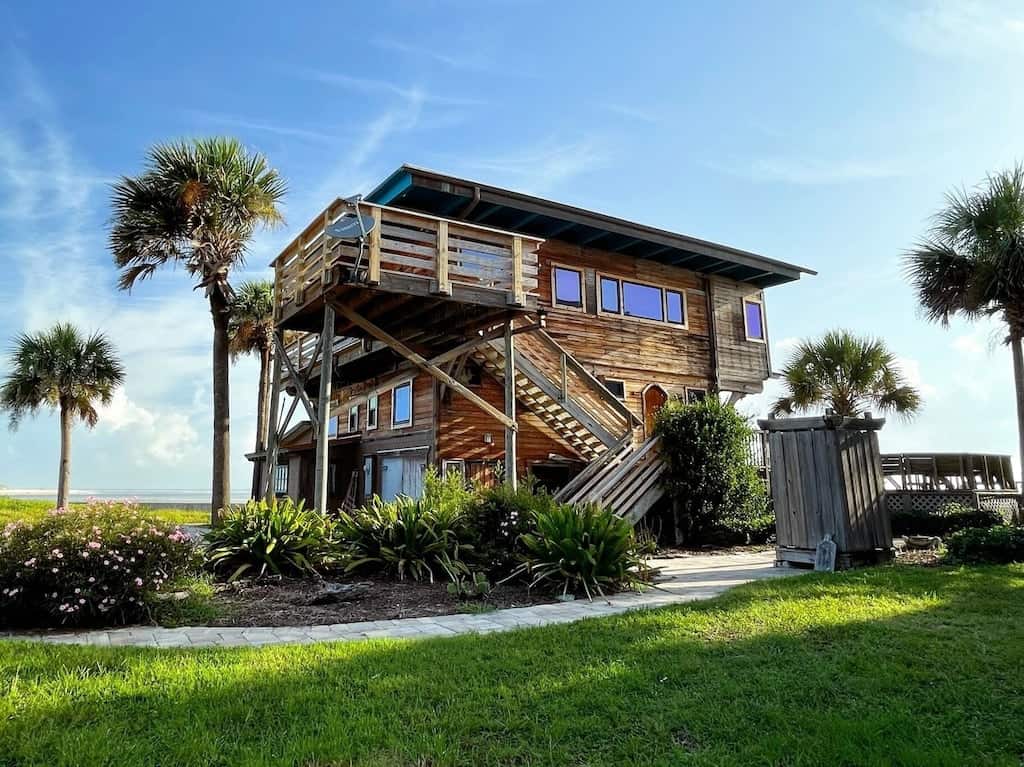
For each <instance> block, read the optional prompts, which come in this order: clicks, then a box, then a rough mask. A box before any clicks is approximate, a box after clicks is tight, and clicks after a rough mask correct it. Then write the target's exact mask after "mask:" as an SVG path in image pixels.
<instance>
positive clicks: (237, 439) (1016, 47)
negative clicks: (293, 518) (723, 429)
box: [0, 0, 1024, 489]
mask: <svg viewBox="0 0 1024 767" xmlns="http://www.w3.org/2000/svg"><path fill="white" fill-rule="evenodd" d="M0 28H2V29H3V30H4V35H3V38H2V39H0V104H2V107H0V274H2V275H3V276H2V277H0V342H5V341H6V339H9V338H10V337H11V336H13V335H14V334H15V333H17V332H19V331H22V330H29V329H36V328H39V327H42V326H45V325H47V324H50V323H52V322H54V321H56V320H59V319H71V320H74V321H76V322H78V323H80V324H82V325H83V326H85V327H88V328H99V329H102V330H104V331H106V332H108V333H109V334H110V335H111V336H112V337H113V339H114V340H115V342H116V343H117V344H118V346H119V347H120V349H121V350H122V353H123V355H124V357H125V360H126V363H127V368H128V382H127V386H126V387H125V389H124V390H123V392H122V393H121V394H120V395H119V397H118V399H117V401H116V402H115V403H114V405H113V407H111V408H110V409H109V410H108V411H107V412H105V413H104V417H103V421H102V422H101V425H100V426H99V427H98V428H97V429H96V430H95V431H94V432H92V433H89V432H87V431H86V430H85V429H84V428H82V429H79V430H78V431H77V432H76V435H75V440H76V441H75V453H74V483H73V484H74V485H75V487H76V488H77V489H90V488H93V489H100V488H111V487H134V488H201V487H205V486H207V484H208V476H209V432H210V383H209V365H210V362H209V357H210V351H209V348H210V337H211V330H210V321H209V316H208V313H207V311H206V307H205V304H204V301H203V299H202V297H201V295H199V294H197V293H193V292H192V291H191V289H190V285H189V282H188V279H187V277H186V275H185V274H184V273H183V272H180V271H179V272H169V273H167V274H163V275H160V276H159V277H158V278H157V279H155V280H153V281H152V282H150V283H148V284H144V285H143V286H141V287H139V288H138V289H137V290H136V291H135V292H134V293H132V294H131V295H125V294H121V293H118V292H117V290H116V289H115V277H116V275H115V272H114V269H113V267H112V264H111V259H110V255H109V252H108V251H107V249H106V242H105V238H106V221H107V219H108V217H109V208H108V198H109V183H110V181H111V180H112V179H114V178H116V177H117V176H118V175H119V174H125V173H128V174H130V173H135V172H137V171H138V170H139V168H140V164H141V161H142V158H143V155H144V153H145V151H146V149H147V147H149V146H150V145H151V144H152V143H153V142H156V141H161V140H167V139H173V138H180V137H189V136H198V135H209V134H231V135H235V136H238V137H239V138H241V139H242V140H243V141H244V142H245V143H246V144H248V145H249V146H251V147H253V148H256V149H259V150H260V151H263V152H264V153H266V154H267V155H268V156H269V157H270V159H271V161H272V163H273V164H274V165H275V166H276V167H277V168H278V169H279V170H280V171H281V172H282V173H283V174H284V176H285V177H286V178H287V179H288V181H289V185H290V193H289V196H288V199H287V210H286V213H287V217H288V222H289V223H288V227H287V228H285V229H283V230H280V231H275V232H269V233H263V234H261V235H260V236H259V238H258V239H257V241H256V242H255V243H254V246H253V249H252V252H251V254H250V258H249V263H248V267H247V272H248V273H249V274H252V275H256V274H269V270H267V269H266V268H265V264H267V263H268V262H269V261H270V260H271V258H273V256H274V255H275V253H276V252H277V250H278V249H279V248H280V246H281V245H282V244H283V243H284V242H285V241H286V240H287V239H288V238H289V237H290V235H292V234H293V233H294V232H295V231H296V230H297V229H298V228H301V227H302V226H303V225H304V224H305V223H306V222H307V220H308V219H309V218H310V217H312V215H314V214H315V213H316V212H317V211H318V210H320V209H321V208H322V207H323V206H324V205H325V204H326V203H327V202H328V201H329V200H330V199H332V198H333V197H335V196H338V195H347V194H351V193H354V192H360V191H362V192H365V191H368V190H369V189H370V188H371V187H372V186H373V184H374V183H375V182H376V181H378V180H380V179H382V178H383V177H384V176H385V175H386V174H387V173H388V172H390V171H391V170H393V169H394V168H395V167H396V166H398V165H399V164H400V163H402V162H411V163H414V164H418V165H423V166H427V167H431V168H435V169H438V170H442V171H445V172H450V173H453V174H456V175H466V176H469V177H471V178H478V179H480V180H483V181H486V182H489V183H493V184H497V185H504V186H508V187H511V188H514V189H520V190H523V191H528V192H533V193H536V194H540V195H545V196H551V197H553V198H555V199H558V200H560V201H564V202H568V203H573V204H576V205H580V206H583V207H589V208H594V209H597V210H600V211H604V212H608V213H613V214H616V215H619V216H622V217H625V218H631V219H635V220H637V221H641V222H644V223H649V224H654V225H658V226H662V227H665V228H668V229H673V230H676V231H680V232H684V233H686V234H691V235H695V236H699V237H703V238H706V239H711V240H715V241H719V242H723V243H727V244H730V245H734V246H737V247H741V248H745V249H749V250H752V251H755V252H758V253H762V254H764V255H767V256H771V257H775V258H779V259H783V260H786V261H792V262H796V263H799V264H803V265H807V266H810V267H813V268H815V269H817V270H818V271H819V272H820V275H819V276H818V277H813V278H807V279H804V280H802V281H801V282H800V283H798V284H795V285H791V286H784V287H781V288H777V289H773V290H772V291H770V292H769V294H768V311H769V325H770V328H769V329H770V333H771V337H772V341H773V349H774V355H775V362H776V367H778V366H780V365H781V363H782V362H783V361H784V359H785V357H786V354H787V349H788V348H791V346H792V344H793V340H794V339H796V338H800V337H805V336H808V335H814V334H818V333H821V332H822V331H824V330H826V329H828V328H832V327H847V328H850V329H852V330H856V331H859V332H862V333H868V334H877V335H883V336H884V337H885V338H886V339H887V341H888V342H889V344H890V346H891V347H892V349H893V350H894V351H895V352H896V353H897V354H898V355H899V357H900V358H901V360H902V363H903V365H904V368H905V371H906V372H907V374H908V375H909V376H910V377H911V378H912V379H913V380H914V381H915V382H916V383H917V384H918V385H919V386H920V387H921V388H922V390H923V392H924V395H925V405H926V407H925V410H924V412H923V413H922V415H921V416H920V417H919V418H918V419H917V420H916V421H915V422H914V423H911V424H895V423H894V424H891V425H889V426H887V427H886V429H885V431H884V432H883V433H882V446H883V449H886V450H898V449H905V450H914V449H918V450H928V449H934V450H964V451H968V450H974V451H993V452H1005V453H1010V452H1015V430H1014V419H1013V409H1012V408H1013V402H1012V386H1011V377H1010V363H1009V354H1008V352H1007V351H1006V349H1005V348H1004V347H1001V346H999V345H998V340H999V337H998V333H997V330H996V328H995V326H992V325H987V324H982V325H974V326H968V325H966V324H962V323H956V324H954V325H953V327H951V328H950V329H948V330H944V329H942V328H939V327H936V326H931V325H928V324H926V323H925V322H924V321H923V320H922V319H921V318H920V317H919V316H918V314H917V311H916V308H915V304H914V298H913V295H912V293H911V291H910V290H909V288H908V287H907V285H906V284H905V282H904V280H903V279H902V277H901V273H900V262H899V258H900V254H901V253H902V251H903V250H904V249H905V248H907V247H908V246H910V245H911V244H912V243H913V241H914V240H915V238H916V237H918V236H919V235H920V234H921V233H922V232H923V231H924V228H925V226H926V224H927V218H928V216H929V215H930V214H931V213H932V212H934V210H935V209H936V208H937V207H938V206H939V205H940V204H941V202H942V196H943V194H944V192H946V191H947V190H948V189H949V188H951V187H953V186H956V185H960V184H968V185H970V184H974V183H976V182H977V181H979V180H981V179H982V178H983V177H984V176H985V174H986V172H989V171H994V170H998V169H1000V168H1004V167H1006V166H1009V165H1011V164H1012V163H1013V162H1015V161H1017V160H1019V159H1024V148H1022V146H1021V141H1022V139H1021V133H1020V125H1021V124H1024V120H1022V118H1024V93H1022V92H1021V90H1020V88H1019V72H1020V71H1021V65H1022V63H1024V8H1021V7H1020V6H1019V4H1015V3H972V2H967V1H966V0H964V1H962V2H943V1H942V0H924V1H923V2H907V3H896V2H877V3H873V2H862V3H845V2H813V3H811V2H807V3H799V2H778V3H769V2H703V3H701V2H693V3H668V2H666V3H645V4H643V5H642V7H638V8H637V9H634V10H627V6H625V5H623V4H622V3H610V2H609V3H603V2H585V3H583V2H580V3H558V4H554V3H547V2H542V1H541V0H536V1H531V0H521V1H517V0H502V1H499V2H490V3H482V2H469V1H468V0H467V1H466V2H454V1H453V2H415V3H414V2H408V3H391V2H382V3H378V4H373V5H372V6H371V5H365V4H364V5H361V6H358V7H351V6H344V5H343V4H339V3H333V2H323V3H312V2H311V3H303V4H295V5H291V6H288V5H284V6H282V5H281V4H280V3H273V4H271V3H268V4H260V3H252V2H249V3H244V4H243V3H229V2H218V3H209V2H206V3H198V2H196V3H188V2H182V3H178V4H175V5H174V7H173V12H172V9H170V8H169V7H167V6H165V5H162V6H152V7H150V6H149V5H148V4H144V3H124V4H120V6H119V4H117V3H106V4H103V5H102V7H100V6H96V5H91V4H78V3H64V4H58V6H57V7H54V5H53V4H52V3H51V4H45V5H39V4H22V3H18V4H14V3H11V4H3V3H0ZM255 384H256V366H255V364H254V363H253V362H251V361H245V362H241V363H239V364H238V365H237V366H236V367H235V368H234V371H233V376H232V387H233V394H232V407H233V419H232V423H233V475H234V476H233V479H234V483H235V485H236V488H239V489H241V488H244V487H246V486H247V485H248V467H247V464H246V462H245V460H244V458H243V457H242V454H243V452H244V451H245V450H246V449H248V448H249V446H250V445H251V443H252V441H253V437H254V431H255V429H254V403H255ZM771 386H772V385H770V394H771V393H775V391H774V389H772V388H771ZM766 399H767V398H766V397H761V398H757V399H755V400H753V401H751V402H748V403H746V404H745V407H746V408H747V409H748V410H750V411H756V410H758V409H760V408H761V407H763V406H764V402H765V400H766ZM56 450H57V423H56V419H55V418H53V417H51V416H40V417H39V418H37V419H36V420H35V421H34V422H29V423H26V424H24V425H23V426H22V427H21V429H20V430H19V431H18V432H16V433H8V432H6V431H4V432H0V457H2V458H3V461H2V462H0V484H6V485H8V486H11V487H52V486H53V485H54V475H55V473H56V460H55V458H56Z"/></svg>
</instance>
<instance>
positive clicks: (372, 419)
mask: <svg viewBox="0 0 1024 767" xmlns="http://www.w3.org/2000/svg"><path fill="white" fill-rule="evenodd" d="M376 428H377V395H376V393H374V394H371V395H370V396H369V397H367V398H366V429H367V430H370V429H376Z"/></svg>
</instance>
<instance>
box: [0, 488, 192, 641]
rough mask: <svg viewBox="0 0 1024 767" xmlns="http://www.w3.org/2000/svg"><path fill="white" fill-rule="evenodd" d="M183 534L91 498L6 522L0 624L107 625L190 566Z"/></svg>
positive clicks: (1, 537)
mask: <svg viewBox="0 0 1024 767" xmlns="http://www.w3.org/2000/svg"><path fill="white" fill-rule="evenodd" d="M197 565H198V561H197V556H196V553H195V549H194V547H193V546H192V544H191V542H190V540H189V537H188V535H186V534H185V533H184V532H182V530H181V529H180V528H178V527H175V526H173V525H168V524H165V523H163V522H160V521H158V520H155V519H153V518H151V517H149V516H146V515H144V514H143V513H142V512H141V511H140V510H139V507H138V506H137V505H135V504H133V503H128V502H119V501H96V502H91V503H88V504H86V505H85V506H83V507H77V508H74V509H71V510H56V511H51V512H50V513H48V514H46V515H45V516H43V517H42V518H39V519H36V520H34V521H32V522H11V523H9V524H8V525H7V526H6V527H4V529H3V533H2V534H0V584H2V588H0V623H2V624H6V625H33V626H42V625H56V624H64V625H82V624H91V625H99V624H102V625H115V624H120V623H130V622H135V621H138V620H140V619H143V618H145V617H147V615H148V613H149V605H150V604H151V603H152V602H153V600H154V595H155V593H156V592H159V591H160V590H162V589H165V588H166V587H168V586H169V585H171V584H173V583H174V582H175V581H176V580H177V579H179V578H182V577H184V576H186V575H188V574H189V573H191V572H194V571H195V569H196V568H197Z"/></svg>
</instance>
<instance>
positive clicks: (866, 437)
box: [758, 416, 892, 567]
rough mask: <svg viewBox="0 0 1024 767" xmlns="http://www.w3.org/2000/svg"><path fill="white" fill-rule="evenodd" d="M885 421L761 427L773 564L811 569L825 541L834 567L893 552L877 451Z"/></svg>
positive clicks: (788, 422)
mask: <svg viewBox="0 0 1024 767" xmlns="http://www.w3.org/2000/svg"><path fill="white" fill-rule="evenodd" d="M884 423H885V420H884V419H872V418H845V417H843V416H824V417H814V418H785V419H778V420H762V421H759V422H758V424H759V425H760V427H761V428H762V429H763V430H765V431H766V432H768V446H769V450H770V452H771V462H772V471H771V491H772V500H773V502H774V504H775V520H776V529H777V536H778V543H777V549H776V552H777V553H776V560H777V563H779V564H781V563H792V564H804V565H806V564H814V561H815V551H816V549H817V547H818V544H820V543H821V542H822V541H823V540H825V538H826V536H831V539H832V541H834V542H835V544H836V567H849V566H850V565H851V564H853V563H855V562H863V561H878V560H880V559H886V558H888V557H889V556H891V553H892V526H891V524H890V522H889V513H888V510H887V509H886V504H885V485H884V480H883V477H882V464H881V458H880V455H879V450H878V430H879V429H880V428H881V427H882V425H883V424H884Z"/></svg>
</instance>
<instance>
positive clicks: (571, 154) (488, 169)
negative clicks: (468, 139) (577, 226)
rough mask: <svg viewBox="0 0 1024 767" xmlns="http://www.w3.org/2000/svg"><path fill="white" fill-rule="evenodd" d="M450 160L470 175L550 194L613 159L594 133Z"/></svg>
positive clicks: (451, 158)
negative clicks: (482, 176) (482, 175)
mask: <svg viewBox="0 0 1024 767" xmlns="http://www.w3.org/2000/svg"><path fill="white" fill-rule="evenodd" d="M447 159H448V162H450V163H451V164H452V165H453V166H458V167H462V168H465V169H466V171H467V172H468V173H470V174H477V175H481V174H486V175H487V177H488V178H489V179H493V181H494V183H497V184H506V185H509V186H514V187H515V188H517V189H522V190H523V191H526V192H534V193H538V194H544V193H548V192H549V191H550V190H552V189H554V188H556V187H558V186H559V185H560V184H564V183H565V182H566V181H568V180H569V179H572V178H575V177H577V176H580V175H582V174H585V173H589V172H591V171H594V170H598V169H600V168H603V167H606V166H607V165H608V164H609V162H610V156H609V151H608V147H607V146H606V144H605V143H604V142H603V141H602V140H600V139H598V138H596V137H592V136H584V137H582V138H579V139H575V140H570V141H557V140H545V141H542V142H540V143H537V144H534V145H532V146H525V147H518V148H514V149H511V150H508V151H504V152H503V151H500V150H498V151H494V152H493V153H490V154H487V155H485V156H479V157H476V158H473V157H469V158H467V157H450V158H447Z"/></svg>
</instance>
